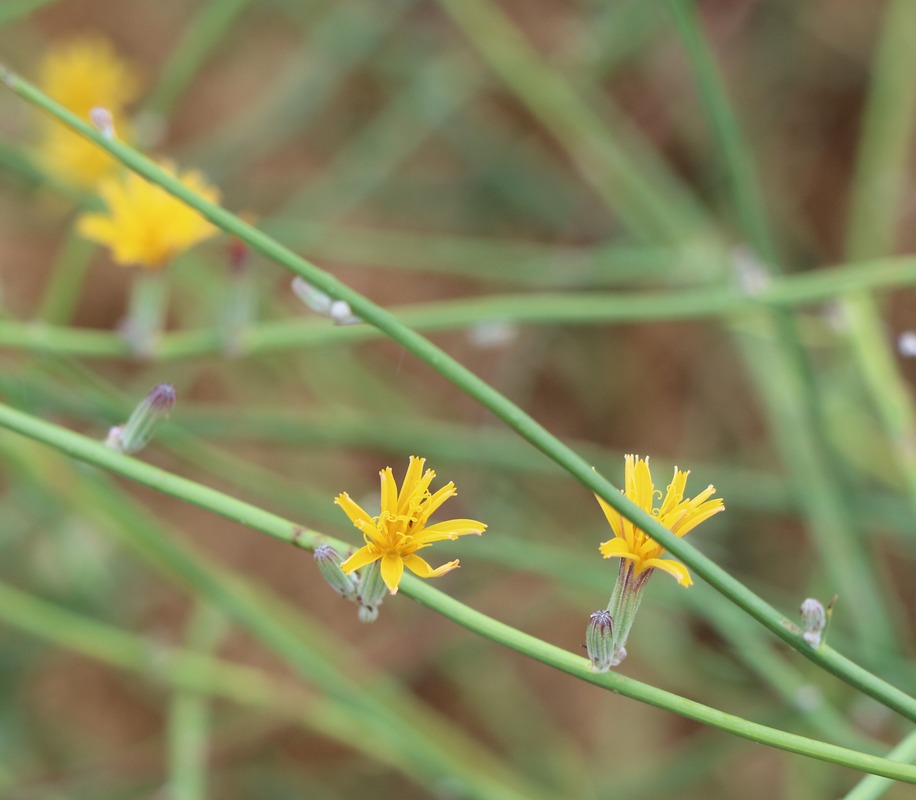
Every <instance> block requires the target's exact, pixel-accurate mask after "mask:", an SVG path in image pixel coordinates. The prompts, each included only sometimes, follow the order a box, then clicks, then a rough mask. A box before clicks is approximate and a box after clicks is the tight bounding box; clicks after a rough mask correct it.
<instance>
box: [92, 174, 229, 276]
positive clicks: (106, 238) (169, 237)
mask: <svg viewBox="0 0 916 800" xmlns="http://www.w3.org/2000/svg"><path fill="white" fill-rule="evenodd" d="M162 168H163V169H164V170H165V171H166V172H168V173H169V174H170V175H173V176H175V177H177V178H178V180H180V181H181V183H182V184H184V185H185V186H186V187H187V188H188V189H191V190H192V191H194V192H196V193H197V194H199V195H200V196H201V197H203V198H205V199H206V200H209V201H210V202H211V203H218V202H219V191H218V190H217V189H215V188H214V187H212V186H210V185H209V184H208V183H207V181H206V179H205V178H204V176H203V175H202V174H201V173H200V172H197V171H196V170H189V171H186V172H183V173H180V174H179V173H177V172H176V170H175V167H174V166H173V165H172V164H169V163H164V164H162ZM99 194H100V195H101V196H102V199H103V200H104V201H105V205H106V206H108V211H107V213H101V214H84V215H83V216H81V217H80V218H79V220H78V221H77V230H78V231H79V233H80V235H82V236H84V237H85V238H87V239H90V240H92V241H94V242H98V243H99V244H103V245H107V246H108V247H109V248H110V249H111V253H112V256H113V258H114V260H115V261H116V262H117V263H119V264H123V265H125V266H129V265H138V266H141V267H147V268H149V269H158V268H160V267H163V266H165V265H166V264H167V263H168V262H169V261H171V259H173V258H174V257H175V256H176V255H178V254H179V253H181V252H183V251H185V250H187V249H188V248H190V247H192V246H193V245H195V244H197V243H198V242H201V241H203V240H204V239H208V238H210V237H211V236H213V235H214V234H215V233H216V232H217V229H216V228H215V227H214V226H213V225H211V224H210V223H209V222H207V220H205V219H204V218H203V217H202V216H201V215H200V214H199V213H198V212H197V211H195V210H194V209H193V208H191V207H190V206H188V205H186V204H185V203H183V202H182V201H181V200H178V199H177V198H175V197H173V196H172V195H170V194H169V193H168V192H166V191H165V190H164V189H161V188H160V187H158V186H156V185H155V184H152V183H149V181H146V180H144V179H143V178H141V177H140V176H139V175H137V174H135V173H133V172H128V173H124V174H122V175H120V176H112V177H109V178H106V179H105V180H103V181H102V182H101V183H100V184H99Z"/></svg>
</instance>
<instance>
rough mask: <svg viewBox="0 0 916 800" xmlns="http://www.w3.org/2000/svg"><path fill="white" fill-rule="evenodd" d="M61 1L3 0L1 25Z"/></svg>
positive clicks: (0, 14) (0, 12)
mask: <svg viewBox="0 0 916 800" xmlns="http://www.w3.org/2000/svg"><path fill="white" fill-rule="evenodd" d="M59 2H60V0H3V5H2V6H0V25H6V24H8V23H10V22H13V21H14V20H16V19H18V18H19V17H24V16H25V15H26V14H30V13H31V12H33V11H37V10H38V9H39V8H41V7H42V6H50V5H53V4H54V3H59Z"/></svg>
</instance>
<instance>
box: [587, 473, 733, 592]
mask: <svg viewBox="0 0 916 800" xmlns="http://www.w3.org/2000/svg"><path fill="white" fill-rule="evenodd" d="M689 474H690V471H689V470H688V471H686V472H683V471H681V470H679V469H678V468H677V467H675V468H674V478H672V480H671V484H670V485H669V486H668V490H667V493H666V494H665V499H664V501H663V502H662V504H661V507H659V508H654V507H653V503H654V502H655V498H656V496H658V497H659V498H660V497H661V494H662V493H661V491H660V490H658V489H656V488H655V486H654V485H653V483H652V473H651V472H649V459H648V458H646V459H642V458H640V457H639V456H633V455H628V456H626V471H625V482H624V486H625V488H624V494H625V495H626V497H627V499H628V500H630V501H632V502H633V503H635V504H636V505H637V506H639V507H640V508H641V509H642V510H643V511H645V512H647V513H649V514H651V515H652V516H653V517H657V518H658V521H659V522H660V523H661V524H662V525H664V526H665V527H666V528H667V529H668V530H670V531H671V532H672V533H674V534H675V535H676V536H684V535H685V534H686V533H687V532H688V531H691V530H693V529H694V528H695V527H696V526H697V525H699V524H700V523H701V522H703V520H706V519H709V518H710V517H711V516H713V514H718V513H719V512H720V511H724V510H725V504H724V503H723V502H722V499H721V498H718V497H717V498H715V499H713V500H709V499H707V498H709V497H710V496H711V495H712V494H714V493H715V491H716V487H715V486H713V485H712V484H710V485H709V486H707V487H706V488H705V489H704V490H703V491H702V492H700V493H699V494H698V495H697V496H696V497H694V498H693V499H692V500H685V499H684V489H685V488H686V486H687V476H688V475H689ZM596 497H597V495H596ZM597 500H598V502H599V503H600V504H601V509H602V511H604V516H605V517H607V521H608V523H610V526H611V529H612V530H613V531H614V538H613V539H609V540H608V541H606V542H603V543H602V544H601V547H600V551H601V554H602V555H603V556H604V557H605V558H623V559H628V560H630V561H632V562H633V565H634V570H635V575H634V577H635V576H636V575H639V574H640V573H642V572H645V571H646V570H651V569H662V570H664V571H665V572H667V573H669V574H670V575H673V576H674V577H675V578H676V579H677V582H678V583H680V584H681V585H682V586H690V585H691V584H692V583H693V581H692V580H691V578H690V574H689V573H688V572H687V568H686V567H685V566H684V565H683V564H681V563H680V562H679V561H672V560H670V559H663V558H660V556H661V555H662V554H663V553H664V552H665V548H664V547H662V546H661V545H660V544H658V542H656V541H655V540H654V539H651V538H650V537H649V536H648V534H646V533H645V532H644V531H643V530H641V529H640V528H637V527H636V526H635V525H634V524H633V523H632V522H630V520H628V519H626V518H625V517H624V516H623V515H621V514H620V512H618V511H616V510H614V509H613V508H611V507H610V506H609V505H608V504H607V503H606V502H604V500H602V499H601V498H600V497H597Z"/></svg>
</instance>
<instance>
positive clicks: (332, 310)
mask: <svg viewBox="0 0 916 800" xmlns="http://www.w3.org/2000/svg"><path fill="white" fill-rule="evenodd" d="M292 286H293V292H294V293H295V295H296V297H298V298H299V299H300V300H301V301H302V302H303V303H305V304H306V305H307V306H308V307H309V308H310V309H312V311H314V312H315V313H316V314H320V315H321V316H322V317H327V318H328V319H329V320H331V321H332V322H333V323H334V324H335V325H356V324H358V323H360V322H362V320H361V319H360V318H359V317H357V316H356V315H355V314H354V313H353V310H352V309H351V308H350V304H349V303H348V302H347V301H346V300H332V299H331V298H330V297H329V296H328V295H326V294H325V293H324V292H322V291H321V290H320V289H318V288H316V287H314V286H312V284H310V283H309V282H308V281H306V280H303V279H302V278H293V284H292Z"/></svg>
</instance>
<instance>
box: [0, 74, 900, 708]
mask: <svg viewBox="0 0 916 800" xmlns="http://www.w3.org/2000/svg"><path fill="white" fill-rule="evenodd" d="M0 78H2V80H3V82H4V83H6V84H7V86H9V87H10V88H11V89H12V90H13V91H14V92H16V93H17V94H18V95H20V96H21V97H23V98H24V99H25V100H27V101H28V102H30V103H33V104H35V105H37V106H38V107H40V108H42V109H44V110H45V111H46V112H47V113H49V114H51V115H52V116H54V117H56V118H57V119H59V120H60V121H61V122H63V123H64V124H66V125H67V126H68V127H70V128H72V129H73V130H74V131H76V132H78V133H80V134H81V135H83V136H84V137H86V138H88V139H90V140H92V141H94V142H95V143H96V144H98V145H99V146H100V147H102V148H103V149H105V150H107V151H108V152H110V153H111V154H112V155H114V156H115V157H116V158H118V160H120V161H121V162H122V163H124V164H125V165H126V166H128V167H129V168H131V169H132V170H134V171H136V172H137V173H138V174H140V175H141V176H143V177H145V178H147V179H148V180H150V181H152V182H153V183H156V184H157V185H159V186H161V187H162V188H164V189H165V190H166V191H168V192H169V193H170V194H172V195H174V196H175V197H177V198H179V199H180V200H182V201H184V202H185V203H187V204H188V205H189V206H191V207H192V208H195V209H197V210H198V211H199V212H200V213H201V214H202V215H203V216H204V217H206V218H207V219H209V220H210V221H211V222H213V223H214V224H215V225H217V226H218V227H220V228H222V229H223V230H225V231H227V232H230V233H233V234H235V235H236V236H238V237H239V238H240V239H242V240H243V241H245V242H246V243H247V244H248V245H249V246H250V247H251V248H252V249H254V250H256V251H257V252H259V253H262V254H263V255H264V256H266V257H267V258H270V259H273V260H275V261H277V262H278V263H280V264H282V265H283V266H285V267H286V268H287V269H289V270H290V271H291V272H294V273H295V274H297V275H300V276H301V277H303V278H304V279H305V280H307V281H309V282H310V283H311V284H313V285H314V286H316V287H317V288H318V289H320V290H321V291H323V292H325V293H326V294H328V295H329V296H330V297H332V298H334V299H337V300H344V301H346V302H347V303H348V304H349V305H350V308H351V309H352V310H353V312H354V313H355V314H356V315H357V316H359V317H360V318H361V319H363V320H364V321H365V322H366V323H368V324H370V325H374V326H375V327H376V328H378V329H379V330H380V331H382V332H383V333H385V334H387V335H388V336H389V337H390V338H392V339H393V340H395V341H396V342H398V343H400V344H401V345H402V346H403V347H404V348H405V349H406V350H408V351H409V352H411V353H413V354H414V355H415V356H416V357H418V358H419V359H420V360H422V361H424V362H425V363H427V364H428V365H429V366H431V367H432V368H433V369H434V370H436V371H437V372H439V373H440V374H441V375H443V376H444V377H445V378H447V379H448V380H449V381H451V382H452V383H453V384H454V385H455V386H457V387H458V388H459V389H461V390H462V391H463V392H465V393H467V394H468V395H470V396H472V397H474V398H475V399H476V400H477V401H478V402H479V403H480V404H481V405H483V406H485V407H486V408H488V409H490V411H492V412H493V413H494V414H495V415H496V416H498V417H499V418H500V419H502V420H503V421H504V422H505V423H506V424H507V425H508V426H509V427H511V428H513V429H514V430H515V431H516V432H518V433H519V434H520V435H521V436H522V437H524V438H525V439H527V440H528V441H529V442H531V443H532V444H533V445H534V446H535V447H537V448H538V449H539V450H541V451H542V452H543V453H545V454H546V455H547V456H548V457H550V458H551V459H553V460H554V461H556V462H557V463H558V464H559V465H560V466H562V467H563V468H564V469H565V470H566V471H567V472H568V473H569V474H570V475H571V476H572V477H574V478H575V479H576V480H578V481H579V482H580V483H581V484H582V485H583V486H584V487H586V488H588V489H590V490H591V491H592V492H595V493H596V494H598V495H599V496H600V497H601V498H602V499H604V500H605V501H606V502H607V503H608V504H609V505H611V507H613V508H615V509H617V510H618V511H620V513H621V514H623V515H624V516H625V517H627V519H630V520H631V521H632V522H634V523H635V524H636V525H637V526H638V527H639V528H641V529H642V530H644V531H645V532H646V533H647V534H648V535H649V536H651V537H652V538H653V539H655V540H656V541H658V542H659V543H660V544H661V545H662V546H663V547H664V548H665V549H667V550H668V551H670V552H671V553H672V554H673V555H674V556H675V557H677V558H679V559H681V560H682V561H683V562H684V563H685V564H687V565H688V566H689V567H691V568H692V569H693V570H694V572H696V573H697V574H698V575H700V576H701V577H702V578H704V579H705V580H706V581H708V582H709V583H710V584H712V585H713V586H714V587H715V588H716V589H717V590H718V591H719V592H721V593H722V594H723V595H725V596H726V597H728V598H729V599H730V600H731V601H732V602H734V603H735V604H736V605H738V606H739V607H741V608H743V609H744V610H745V611H746V612H747V613H748V614H750V615H751V616H752V617H753V618H754V619H756V620H757V621H758V622H760V623H761V624H762V625H764V626H765V627H767V628H768V629H769V630H770V631H771V632H772V633H774V634H775V635H776V636H777V637H778V638H780V639H782V640H783V641H785V642H786V643H787V644H789V646H790V647H793V648H794V649H796V650H797V651H798V652H800V653H802V654H803V655H805V656H806V657H807V658H809V659H811V660H812V661H814V662H815V663H817V664H819V665H820V666H821V667H823V668H824V669H826V670H827V671H829V672H831V673H833V674H835V675H837V676H838V677H840V678H841V679H842V680H845V681H847V682H848V683H850V684H851V685H853V686H855V687H857V688H858V689H860V690H861V691H863V692H865V693H866V694H869V695H871V696H872V697H874V698H875V699H877V700H879V702H882V703H884V704H885V705H888V706H889V707H890V708H893V709H895V710H896V711H898V712H899V713H901V714H903V715H904V716H906V717H907V718H909V719H912V720H914V721H916V699H914V698H912V697H910V696H908V695H907V694H906V693H904V692H902V691H901V690H899V689H897V688H895V687H893V686H890V685H889V684H887V683H886V682H884V681H882V680H880V679H879V678H877V677H876V676H874V675H872V674H871V673H869V672H867V671H866V670H864V669H862V668H861V667H859V666H857V665H856V664H854V663H852V662H851V661H849V660H848V659H845V658H844V657H842V656H841V655H839V654H838V653H836V652H834V651H833V650H831V649H830V648H829V647H822V648H821V649H819V650H812V649H811V648H810V647H809V646H808V645H807V644H806V643H805V642H804V641H803V640H802V638H801V636H800V635H799V633H798V631H797V630H796V629H795V627H794V626H793V625H792V624H791V623H790V622H789V621H788V620H787V619H786V618H785V617H784V616H783V615H782V614H780V613H779V612H778V611H777V610H776V609H774V608H772V607H771V606H770V605H769V604H767V603H766V602H765V601H764V600H763V599H762V598H760V597H758V596H757V595H756V594H755V593H754V592H752V591H751V590H750V589H748V588H747V587H746V586H744V585H743V584H742V583H741V582H740V581H738V580H737V579H735V578H734V577H732V575H730V574H729V573H728V572H726V571H725V570H724V569H722V568H721V567H719V566H718V565H717V564H715V563H714V562H713V561H712V560H711V559H709V558H707V557H706V556H704V555H703V554H702V553H700V552H699V551H698V550H697V549H696V548H695V547H693V545H691V544H690V543H689V542H687V541H686V540H684V539H682V538H679V537H677V536H675V535H674V534H672V533H671V531H669V530H668V529H667V528H665V527H664V526H662V525H661V524H660V523H659V522H658V520H657V519H656V518H655V517H653V516H652V515H651V514H648V513H646V512H645V511H643V510H642V509H640V508H639V507H638V506H636V505H635V504H633V503H632V502H630V501H629V500H628V499H627V498H626V497H624V496H623V494H621V492H620V491H619V489H617V488H616V487H615V486H614V485H613V484H611V483H610V482H609V481H607V480H605V479H604V478H602V477H601V476H600V475H598V473H596V472H595V471H594V470H593V469H592V467H591V465H590V464H589V463H588V462H587V461H586V460H585V459H583V458H581V457H580V456H578V455H577V454H576V453H575V452H573V451H572V450H571V449H570V448H569V447H567V446H566V445H564V444H563V443H562V442H561V441H560V440H559V439H557V438H556V437H555V436H553V435H551V434H550V433H549V432H548V431H547V430H546V429H545V428H543V427H542V426H541V425H539V424H538V423H537V422H536V421H535V420H534V419H533V418H532V417H530V416H528V415H527V414H526V413H525V412H524V411H523V410H522V409H521V408H519V407H518V406H516V405H515V404H514V403H512V402H511V401H510V400H509V399H507V398H506V397H504V396H503V395H502V394H500V393H499V392H498V391H496V390H495V389H494V388H492V387H491V386H490V385H489V384H487V383H486V382H485V381H483V380H481V379H480V378H478V377H477V376H476V375H474V374H473V373H472V372H471V371H470V370H468V369H467V368H466V367H464V366H463V365H461V364H460V363H458V362H457V361H455V360H454V359H453V358H451V357H450V356H449V355H448V354H446V353H445V352H444V351H443V350H441V349H440V348H438V347H436V346H435V345H434V344H432V343H431V342H430V341H428V340H427V339H425V338H424V337H423V336H421V335H420V334H418V333H416V332H415V331H413V330H412V329H410V328H408V327H407V326H405V325H404V324H403V323H402V322H400V320H398V319H397V318H396V317H395V316H394V315H392V314H391V313H389V312H387V311H385V310H384V309H382V308H381V307H379V306H377V305H376V304H374V303H372V302H371V301H370V300H368V299H367V298H365V297H364V296H363V295H361V294H360V293H358V292H356V291H354V290H353V289H351V288H349V287H348V286H346V285H344V284H343V283H341V282H340V281H338V280H337V279H336V278H334V277H333V276H331V275H329V274H328V273H326V272H324V271H323V270H320V269H319V268H318V267H316V266H315V265H313V264H311V263H309V262H308V261H306V260H305V259H303V258H301V257H299V256H297V255H296V254H295V253H293V252H292V251H291V250H289V249H288V248H286V247H284V246H283V245H281V244H280V243H279V242H276V241H274V240H273V239H271V238H270V237H268V236H266V235H264V234H263V233H262V232H260V231H258V230H257V229H256V228H254V227H252V226H251V225H249V224H247V223H245V222H243V221H242V220H241V219H239V218H238V217H237V216H235V215H234V214H232V213H230V212H228V211H226V210H225V209H223V208H220V207H219V206H216V205H213V204H212V203H209V202H207V201H206V200H204V199H203V198H201V197H200V196H199V195H197V194H195V193H194V192H192V191H190V190H189V189H188V188H187V187H185V186H184V185H183V184H181V183H180V182H179V181H178V180H176V179H175V178H174V177H172V176H170V175H169V174H167V173H166V172H164V171H163V170H162V169H160V168H159V167H158V166H157V165H156V164H155V163H153V162H152V161H151V160H149V159H148V158H146V157H144V156H142V155H141V154H139V153H137V152H136V151H135V150H133V149H132V148H130V147H128V146H127V145H125V144H123V143H122V142H118V141H114V140H107V139H104V138H103V137H102V136H100V135H99V134H98V133H97V132H96V131H95V130H94V129H93V128H92V127H91V126H89V125H87V124H86V123H85V122H83V121H82V120H80V119H79V118H78V117H76V116H75V115H74V114H71V113H70V112H68V111H67V110H66V109H65V108H63V107H61V106H60V105H59V104H57V103H55V102H54V101H53V100H51V99H50V98H49V97H47V96H46V95H45V94H43V93H42V92H40V91H39V90H38V89H36V88H35V87H34V86H32V85H31V84H29V83H28V82H26V81H23V80H22V79H21V78H19V77H17V76H15V75H13V74H12V73H10V72H9V71H3V72H0ZM0 424H4V425H7V426H8V427H11V428H14V429H16V430H19V431H20V432H22V433H25V434H26V435H34V436H35V437H36V438H43V436H45V437H50V438H49V440H47V441H49V443H56V446H58V447H59V448H60V449H63V450H65V452H71V454H73V455H76V453H77V452H81V453H84V455H86V456H90V457H92V458H93V460H94V461H95V463H98V464H99V465H100V466H106V467H107V468H110V469H116V470H117V471H119V472H121V474H124V475H126V476H128V477H134V475H139V473H138V472H137V470H138V467H137V465H136V464H137V463H138V462H132V461H131V459H124V460H118V458H116V457H118V456H119V454H116V453H110V452H106V453H104V454H100V453H98V452H96V446H95V443H93V442H88V444H89V445H92V447H90V448H89V450H88V451H87V450H86V449H85V447H86V444H85V443H81V442H80V437H76V439H73V438H71V437H73V436H75V435H74V434H71V433H69V432H65V431H63V430H62V429H55V428H54V427H53V426H51V428H50V429H49V428H45V427H43V426H44V425H46V423H42V422H40V421H38V420H35V419H34V418H32V417H29V416H28V415H25V414H21V413H19V412H16V411H14V410H13V409H10V408H5V409H3V410H2V415H0ZM87 441H88V440H87ZM71 448H72V449H71ZM91 453H94V456H91V455H90V454H91ZM96 458H97V459H98V460H96ZM112 459H114V460H112ZM144 474H145V476H146V477H147V479H149V478H150V475H149V474H146V473H144ZM155 476H156V477H155V479H154V484H155V485H157V487H159V488H160V489H161V490H162V491H166V492H169V493H171V492H172V491H173V490H177V488H178V486H183V487H184V488H185V489H188V488H189V487H188V486H186V485H185V484H182V483H181V479H178V478H177V477H176V476H172V475H168V474H166V473H162V472H160V471H155ZM135 479H136V478H135ZM176 482H177V483H176ZM191 486H192V487H195V488H193V489H192V490H191V491H190V494H189V499H190V498H194V499H191V500H190V502H196V501H197V500H199V499H203V498H204V497H209V498H210V499H211V500H212V499H213V496H212V495H208V494H207V493H208V492H211V491H212V490H204V489H203V487H197V486H196V485H195V484H191ZM201 492H203V494H202V495H201ZM217 495H218V493H217ZM238 502H239V501H236V500H233V499H231V498H225V497H222V499H217V500H216V506H217V507H218V508H225V507H226V504H227V503H228V504H232V503H238ZM241 505H242V506H245V504H241ZM247 508H248V509H249V511H247V512H246V516H247V515H248V513H250V507H247ZM257 514H267V512H264V511H261V510H260V509H258V510H257ZM255 516H257V515H255ZM267 516H268V518H270V519H272V520H274V522H275V523H276V520H277V519H278V518H275V517H273V515H267ZM281 529H282V531H283V532H284V533H285V535H286V536H291V535H292V531H290V530H289V527H288V523H283V524H282V527H281ZM306 541H308V539H306ZM584 661H585V660H584V659H583V663H584Z"/></svg>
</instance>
